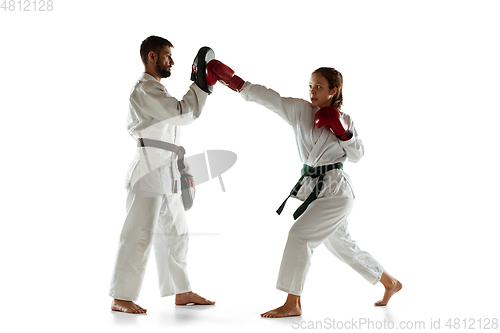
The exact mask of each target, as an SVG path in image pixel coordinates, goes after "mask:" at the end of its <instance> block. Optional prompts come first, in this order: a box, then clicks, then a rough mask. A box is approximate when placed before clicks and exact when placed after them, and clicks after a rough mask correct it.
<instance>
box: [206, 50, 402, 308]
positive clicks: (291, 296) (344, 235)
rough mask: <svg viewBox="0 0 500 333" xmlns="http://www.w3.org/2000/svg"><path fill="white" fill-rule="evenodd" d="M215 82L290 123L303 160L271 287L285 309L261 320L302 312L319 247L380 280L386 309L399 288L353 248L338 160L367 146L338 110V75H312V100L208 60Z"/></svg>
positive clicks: (346, 184)
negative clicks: (286, 95) (258, 82)
mask: <svg viewBox="0 0 500 333" xmlns="http://www.w3.org/2000/svg"><path fill="white" fill-rule="evenodd" d="M217 80H219V81H220V82H222V83H224V84H226V85H228V86H229V87H230V88H231V89H233V90H235V91H238V92H240V94H241V96H242V97H243V98H244V99H245V100H247V101H253V102H256V103H258V104H260V105H263V106H265V107H266V108H268V109H270V110H272V111H274V112H275V113H277V114H278V115H279V116H280V117H281V118H283V120H285V121H286V122H287V123H288V124H290V125H291V126H292V128H293V130H294V132H295V138H296V141H297V147H298V150H299V155H300V158H301V160H302V162H303V163H304V167H303V169H302V177H301V178H300V180H299V182H298V183H297V184H296V186H295V187H294V188H293V190H292V192H291V194H290V196H293V197H295V198H298V199H300V200H303V201H304V204H303V205H302V206H301V207H299V209H298V210H297V211H296V212H295V214H294V218H295V219H296V222H295V224H294V225H293V226H292V228H291V229H290V232H289V234H288V241H287V244H286V246H285V250H284V253H283V259H282V262H281V268H280V272H279V276H278V283H277V286H276V287H277V288H278V289H279V290H282V291H285V292H287V293H288V297H287V299H286V302H285V304H284V305H283V306H281V307H278V308H276V309H274V310H271V311H268V312H265V313H263V314H261V316H262V317H269V318H278V317H289V316H300V315H301V314H302V309H301V304H300V295H301V294H302V289H303V287H304V284H305V280H306V276H307V272H308V269H309V266H310V264H311V257H312V254H313V251H314V249H315V248H316V247H317V246H319V245H320V244H325V245H326V247H327V248H328V250H330V251H331V252H332V254H333V255H334V256H336V257H337V258H339V259H340V260H342V261H343V262H345V263H346V264H347V265H349V266H350V267H351V268H353V269H354V270H355V271H356V272H358V273H359V274H361V276H363V277H364V278H365V279H366V280H367V281H368V282H370V283H372V284H376V283H377V282H381V283H382V284H383V285H384V287H385V293H384V296H383V298H382V300H380V301H378V302H376V303H375V306H384V305H387V303H388V302H389V300H390V298H391V297H392V296H393V295H394V294H395V293H396V292H398V291H399V290H400V289H401V288H402V287H403V285H402V284H401V283H400V282H399V281H398V280H396V279H395V278H394V277H392V276H391V275H390V274H389V273H387V271H385V270H384V268H383V267H382V265H380V264H379V263H378V262H377V261H376V260H375V259H374V258H373V257H372V256H371V255H370V254H369V253H368V252H366V251H362V250H361V249H360V248H359V247H358V246H357V245H356V242H355V241H354V240H352V239H351V236H350V234H349V231H348V228H347V226H348V223H347V217H348V215H349V213H350V212H351V209H352V204H353V199H354V194H353V191H352V186H351V183H350V179H349V177H348V176H347V174H346V173H345V172H344V171H343V168H342V167H343V162H345V160H346V159H348V160H349V161H350V162H358V161H359V160H360V159H361V157H363V153H364V148H363V143H362V141H361V140H360V139H359V138H358V133H357V132H356V129H355V128H354V123H353V121H352V120H351V117H350V116H349V115H347V114H345V113H342V112H340V109H341V107H342V102H343V99H342V75H341V74H340V72H338V71H337V70H335V69H334V68H325V67H322V68H319V69H317V70H315V71H314V72H313V73H312V75H311V79H310V81H309V96H310V99H311V101H310V102H308V101H305V100H302V99H294V98H283V97H281V96H280V95H279V94H278V93H276V92H275V91H273V90H271V89H268V88H266V87H264V86H261V85H256V84H251V83H250V82H245V81H243V80H242V79H241V78H240V77H238V76H236V75H234V72H233V71H232V70H231V69H230V68H229V67H227V66H226V65H224V64H223V63H221V62H219V61H217V60H212V61H211V62H210V63H209V64H208V66H207V81H208V82H209V83H210V84H215V82H216V81H217ZM285 202H286V200H285ZM285 202H284V203H283V205H282V206H281V207H280V209H278V214H279V213H281V210H282V209H283V206H284V204H285Z"/></svg>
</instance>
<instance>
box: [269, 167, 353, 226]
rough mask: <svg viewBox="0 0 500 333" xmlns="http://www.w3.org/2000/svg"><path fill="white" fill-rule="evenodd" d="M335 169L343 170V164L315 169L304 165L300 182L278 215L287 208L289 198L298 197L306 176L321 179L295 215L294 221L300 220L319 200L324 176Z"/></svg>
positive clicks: (282, 205)
mask: <svg viewBox="0 0 500 333" xmlns="http://www.w3.org/2000/svg"><path fill="white" fill-rule="evenodd" d="M333 169H343V165H342V162H338V163H335V164H328V165H322V166H319V167H315V168H313V167H310V166H309V165H307V164H304V165H303V166H302V171H301V173H302V177H300V179H299V181H298V182H297V184H295V186H294V187H293V189H292V191H291V192H290V195H289V196H288V197H287V198H286V199H285V201H284V202H283V203H282V204H281V206H280V208H278V210H277V211H276V213H278V215H280V214H281V212H282V211H283V208H285V204H286V202H287V200H288V198H290V197H291V196H292V195H297V193H299V189H300V187H301V186H302V185H300V182H302V179H304V177H306V176H308V177H312V178H317V177H319V179H318V182H317V183H316V186H315V187H314V189H313V191H312V192H311V194H310V195H309V196H308V197H307V199H306V200H305V201H304V203H303V204H302V205H300V207H299V208H297V210H296V211H295V213H293V219H294V220H296V219H298V218H299V216H300V215H302V213H304V211H305V210H306V208H307V206H309V205H310V204H311V202H313V201H314V200H316V199H317V198H318V194H319V192H320V191H321V189H322V188H323V176H324V174H325V173H327V172H328V171H330V170H333Z"/></svg>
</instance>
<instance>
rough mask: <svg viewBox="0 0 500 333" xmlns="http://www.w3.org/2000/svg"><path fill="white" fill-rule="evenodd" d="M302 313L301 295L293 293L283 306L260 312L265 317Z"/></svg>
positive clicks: (291, 315)
mask: <svg viewBox="0 0 500 333" xmlns="http://www.w3.org/2000/svg"><path fill="white" fill-rule="evenodd" d="M300 315H302V308H301V305H300V296H297V295H292V294H288V297H287V299H286V302H285V304H284V305H283V306H280V307H279V308H276V309H274V310H271V311H267V312H265V313H261V314H260V316H261V317H264V318H282V317H293V316H300Z"/></svg>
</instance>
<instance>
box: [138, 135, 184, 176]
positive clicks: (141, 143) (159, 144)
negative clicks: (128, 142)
mask: <svg viewBox="0 0 500 333" xmlns="http://www.w3.org/2000/svg"><path fill="white" fill-rule="evenodd" d="M137 147H154V148H159V149H164V150H168V151H171V152H173V153H176V154H177V167H178V168H179V171H182V170H184V169H185V168H186V165H185V164H184V155H185V154H186V149H184V147H182V146H177V145H174V144H173V143H168V142H165V141H159V140H153V139H143V138H139V139H137Z"/></svg>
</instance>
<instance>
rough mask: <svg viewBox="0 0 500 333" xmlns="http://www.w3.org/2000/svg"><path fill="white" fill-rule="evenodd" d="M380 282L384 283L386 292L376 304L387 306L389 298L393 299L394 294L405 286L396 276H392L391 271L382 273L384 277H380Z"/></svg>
mask: <svg viewBox="0 0 500 333" xmlns="http://www.w3.org/2000/svg"><path fill="white" fill-rule="evenodd" d="M380 282H381V283H382V284H383V285H384V287H385V292H384V297H383V298H382V299H381V300H380V301H378V302H376V303H375V306H385V305H387V303H389V300H390V299H391V297H392V296H394V294H395V293H397V292H398V291H400V290H401V288H403V284H402V283H401V282H399V281H398V280H396V279H395V278H394V277H392V276H391V275H390V274H389V273H387V272H386V271H384V273H382V277H381V278H380Z"/></svg>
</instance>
